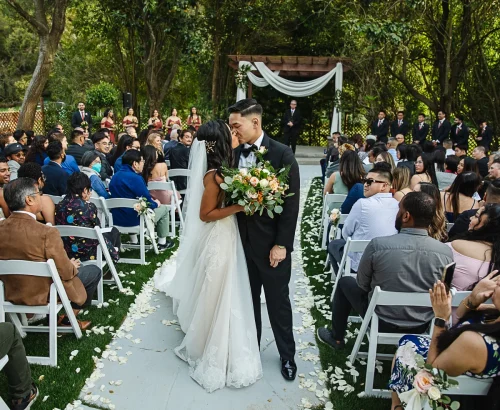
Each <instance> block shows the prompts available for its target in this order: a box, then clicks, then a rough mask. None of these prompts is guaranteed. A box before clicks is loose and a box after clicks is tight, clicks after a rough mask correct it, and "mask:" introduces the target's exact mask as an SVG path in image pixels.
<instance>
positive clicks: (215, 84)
mask: <svg viewBox="0 0 500 410" xmlns="http://www.w3.org/2000/svg"><path fill="white" fill-rule="evenodd" d="M214 46H215V52H214V71H213V74H212V114H213V115H214V116H215V115H217V110H218V108H219V93H218V89H219V72H220V48H221V45H220V38H219V35H218V34H216V35H215V37H214Z"/></svg>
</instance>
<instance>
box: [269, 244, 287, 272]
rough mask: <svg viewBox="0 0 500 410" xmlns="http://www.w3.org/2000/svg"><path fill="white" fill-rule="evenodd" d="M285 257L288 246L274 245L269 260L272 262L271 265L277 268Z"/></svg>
mask: <svg viewBox="0 0 500 410" xmlns="http://www.w3.org/2000/svg"><path fill="white" fill-rule="evenodd" d="M285 258H286V248H280V247H279V246H278V245H274V246H273V248H272V249H271V252H270V253H269V262H271V266H272V267H273V268H276V267H277V266H278V264H279V263H280V262H282V261H283V260H284V259H285Z"/></svg>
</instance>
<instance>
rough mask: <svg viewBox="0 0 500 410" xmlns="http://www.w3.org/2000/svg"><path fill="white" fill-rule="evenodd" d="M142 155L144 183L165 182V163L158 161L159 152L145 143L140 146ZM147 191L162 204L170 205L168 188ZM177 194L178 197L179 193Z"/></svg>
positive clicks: (166, 173) (166, 174) (170, 198)
mask: <svg viewBox="0 0 500 410" xmlns="http://www.w3.org/2000/svg"><path fill="white" fill-rule="evenodd" d="M142 155H143V157H144V168H143V170H142V177H143V178H144V181H145V182H146V184H147V183H148V182H166V181H167V179H168V168H167V164H165V162H158V156H159V155H161V153H160V152H158V150H157V149H156V148H155V147H154V146H152V145H145V146H144V147H143V148H142ZM149 193H150V194H151V197H152V198H153V199H157V200H158V201H160V203H161V204H162V205H170V203H171V202H172V194H173V192H172V191H170V190H167V189H165V190H151V191H149ZM177 195H178V197H179V199H180V195H179V193H177Z"/></svg>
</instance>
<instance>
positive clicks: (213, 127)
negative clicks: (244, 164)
mask: <svg viewBox="0 0 500 410" xmlns="http://www.w3.org/2000/svg"><path fill="white" fill-rule="evenodd" d="M196 138H197V139H198V141H205V147H206V150H207V165H208V169H216V170H217V173H218V174H220V169H221V167H223V166H224V167H229V168H230V167H233V166H234V164H233V158H234V155H233V147H232V137H231V131H230V130H229V127H228V125H227V124H226V123H225V122H224V121H222V120H212V121H208V122H206V123H205V124H203V125H202V126H201V127H200V128H199V129H198V132H197V133H196Z"/></svg>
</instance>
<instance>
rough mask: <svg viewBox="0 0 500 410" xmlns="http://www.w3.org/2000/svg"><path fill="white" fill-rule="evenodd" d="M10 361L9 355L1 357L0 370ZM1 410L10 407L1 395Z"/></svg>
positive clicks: (6, 409) (7, 409)
mask: <svg viewBox="0 0 500 410" xmlns="http://www.w3.org/2000/svg"><path fill="white" fill-rule="evenodd" d="M8 361H9V356H7V355H5V356H4V357H2V358H1V359H0V370H2V369H3V368H4V367H5V365H6V364H7V363H8ZM0 410H9V407H8V406H7V404H5V402H4V401H3V399H2V398H1V397H0Z"/></svg>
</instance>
